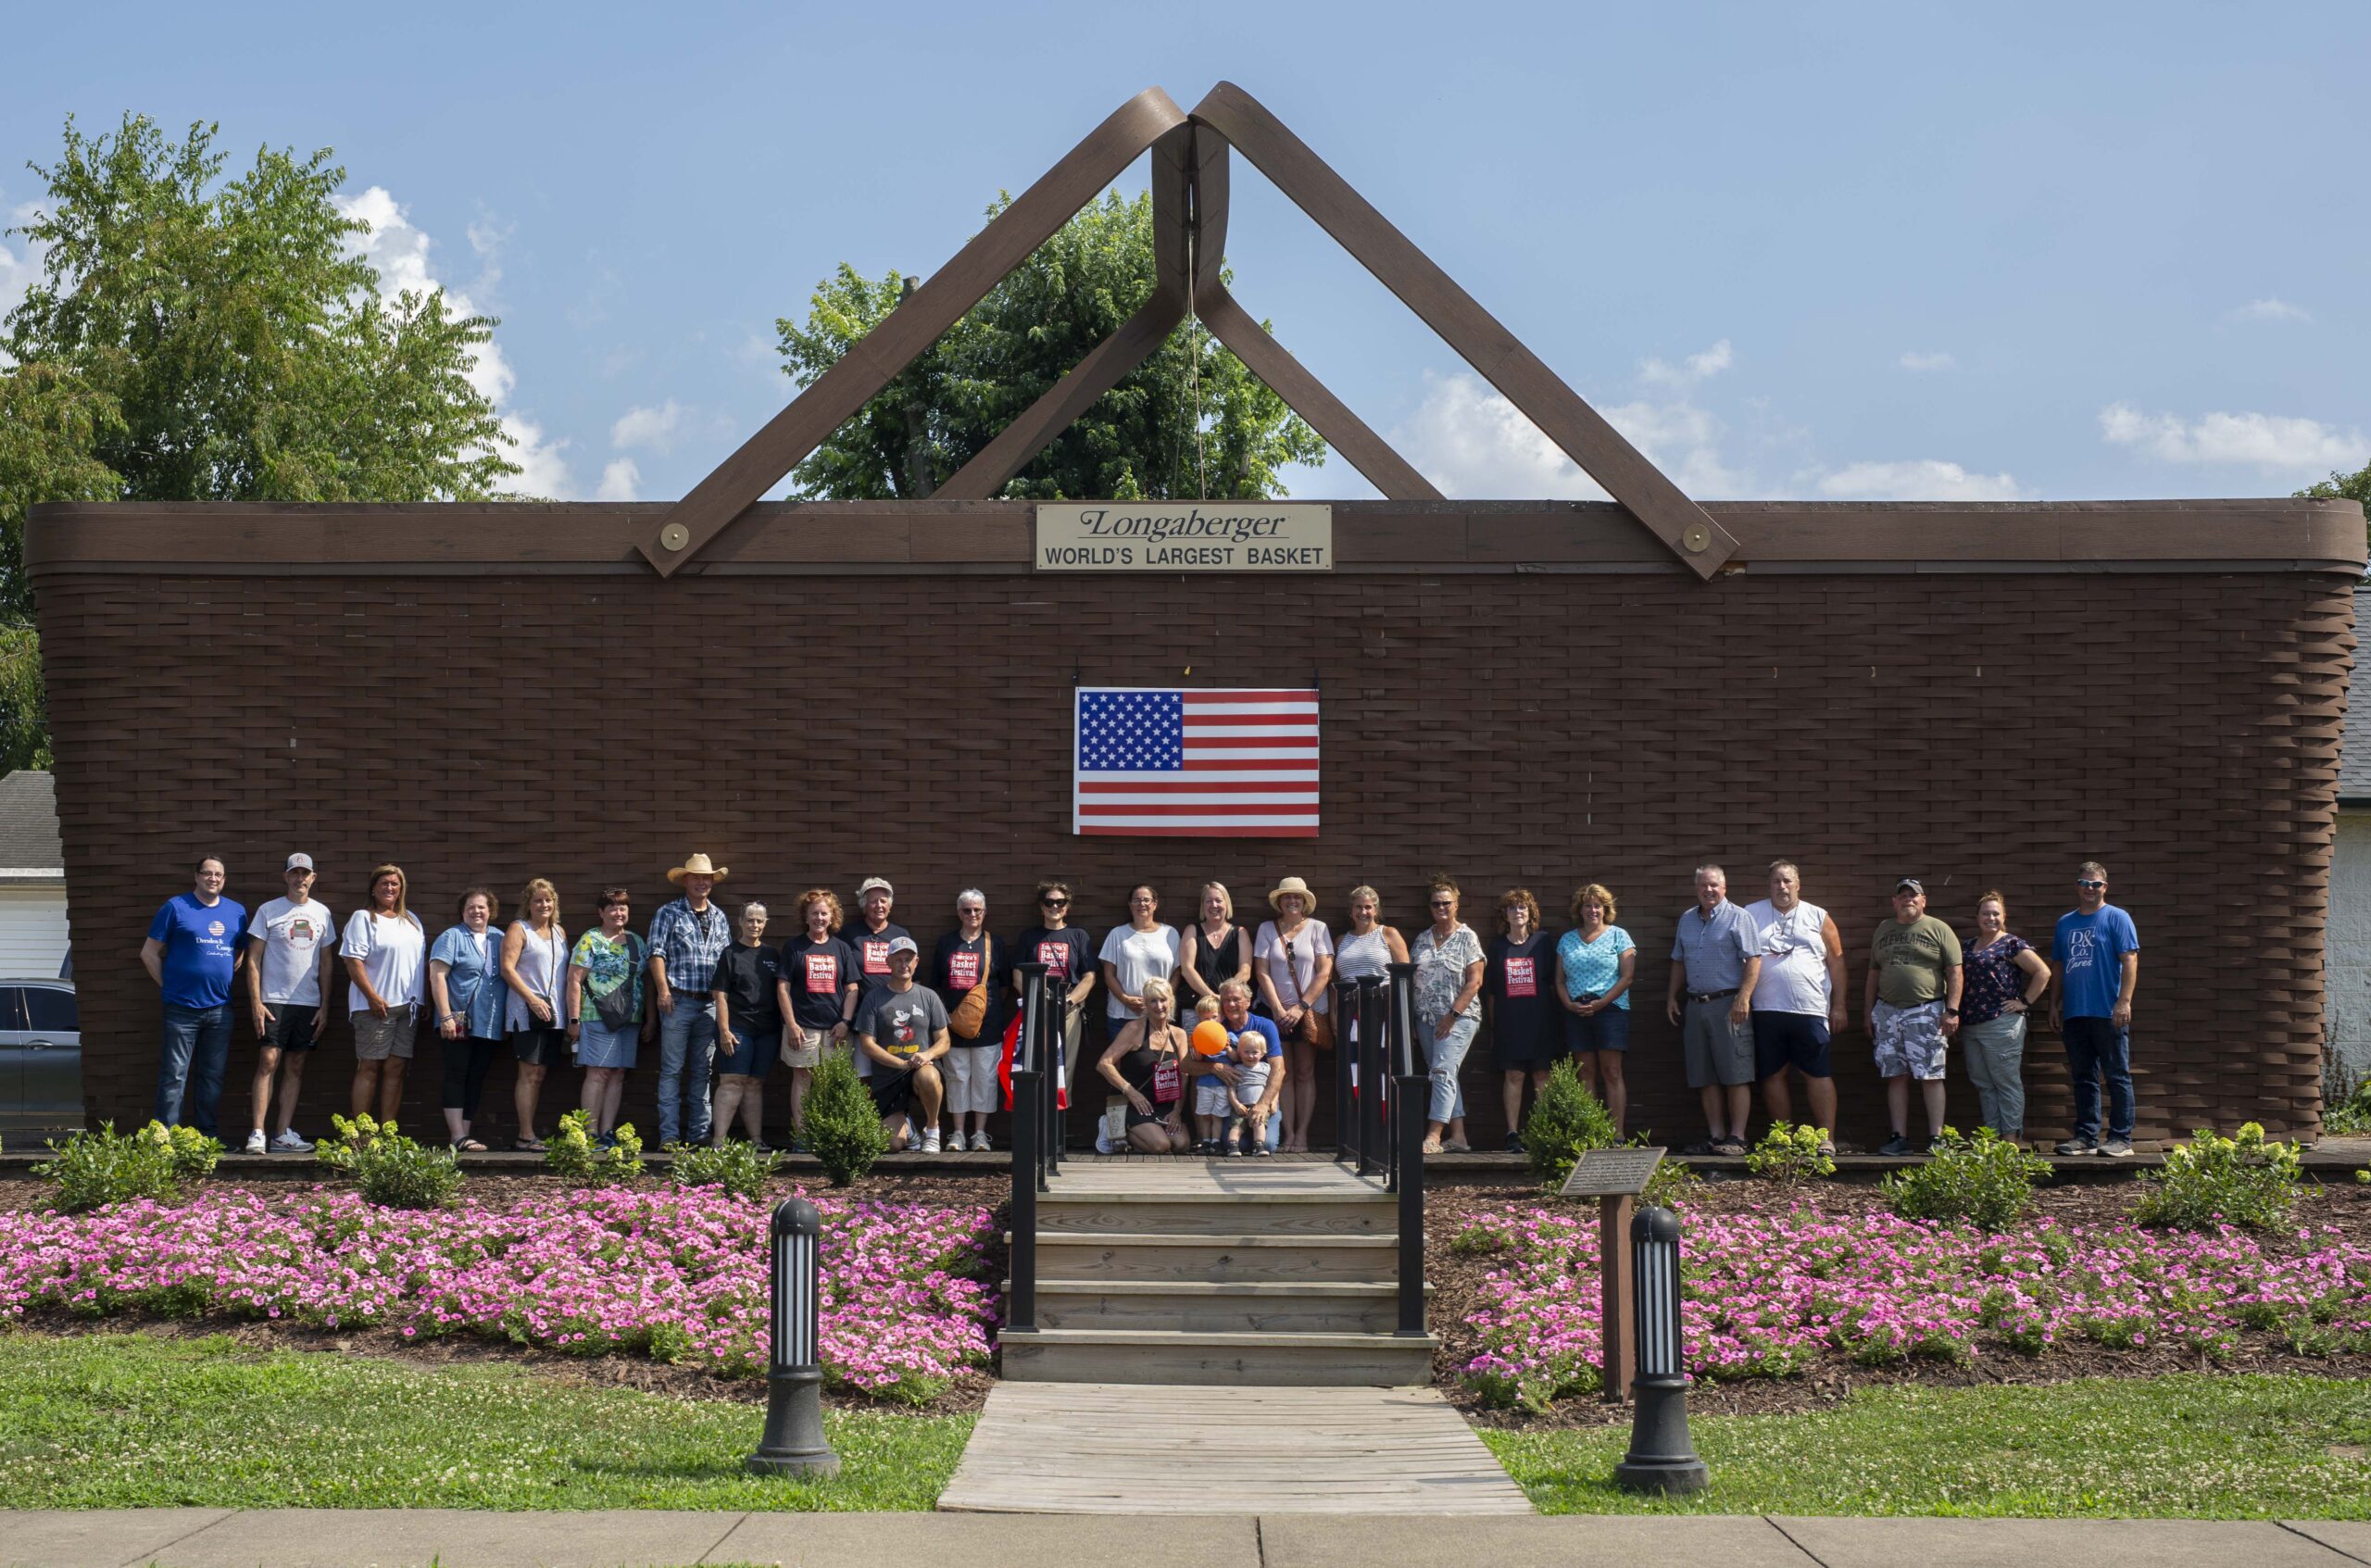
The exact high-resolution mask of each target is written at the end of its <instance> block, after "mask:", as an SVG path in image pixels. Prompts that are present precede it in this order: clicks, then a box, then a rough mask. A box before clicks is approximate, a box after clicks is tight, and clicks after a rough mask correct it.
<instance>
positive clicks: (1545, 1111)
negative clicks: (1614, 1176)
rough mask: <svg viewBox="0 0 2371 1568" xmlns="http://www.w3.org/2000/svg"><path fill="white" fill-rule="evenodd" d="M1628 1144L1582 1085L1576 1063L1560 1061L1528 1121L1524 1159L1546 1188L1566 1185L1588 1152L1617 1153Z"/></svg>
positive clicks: (1525, 1128) (1524, 1133) (1598, 1102)
mask: <svg viewBox="0 0 2371 1568" xmlns="http://www.w3.org/2000/svg"><path fill="white" fill-rule="evenodd" d="M1621 1141H1622V1139H1621V1137H1620V1136H1619V1135H1617V1134H1616V1133H1615V1132H1614V1130H1613V1117H1612V1113H1611V1112H1609V1111H1608V1110H1606V1109H1605V1102H1604V1101H1602V1100H1600V1099H1599V1098H1597V1096H1595V1095H1593V1094H1591V1093H1589V1091H1588V1086H1587V1085H1585V1084H1583V1083H1582V1082H1581V1074H1580V1072H1579V1070H1578V1069H1576V1068H1574V1065H1573V1059H1572V1058H1571V1057H1565V1058H1564V1059H1562V1060H1560V1061H1558V1062H1557V1063H1556V1065H1555V1067H1554V1069H1553V1070H1551V1071H1550V1072H1549V1074H1548V1086H1547V1087H1545V1088H1543V1089H1541V1090H1540V1091H1539V1098H1537V1099H1536V1100H1534V1101H1533V1102H1532V1107H1531V1114H1530V1115H1529V1116H1528V1117H1526V1118H1524V1124H1523V1152H1524V1160H1525V1162H1526V1163H1528V1164H1529V1165H1530V1167H1531V1173H1532V1175H1533V1176H1535V1177H1536V1178H1537V1179H1538V1182H1539V1185H1541V1186H1542V1187H1543V1188H1547V1189H1549V1190H1553V1189H1554V1188H1556V1187H1560V1186H1562V1185H1564V1178H1565V1177H1567V1176H1569V1175H1571V1174H1572V1173H1573V1166H1574V1164H1575V1163H1576V1162H1577V1161H1578V1160H1580V1158H1581V1154H1582V1152H1583V1151H1584V1150H1587V1149H1592V1148H1612V1147H1613V1146H1614V1145H1616V1144H1618V1143H1620V1142H1621Z"/></svg>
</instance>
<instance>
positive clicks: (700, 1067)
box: [659, 991, 716, 1148]
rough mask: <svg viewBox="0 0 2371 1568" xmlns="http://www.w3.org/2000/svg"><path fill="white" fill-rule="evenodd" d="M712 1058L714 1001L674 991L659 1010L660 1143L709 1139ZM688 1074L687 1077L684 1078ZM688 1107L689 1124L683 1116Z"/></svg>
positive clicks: (713, 1049)
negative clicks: (666, 1005) (667, 1005)
mask: <svg viewBox="0 0 2371 1568" xmlns="http://www.w3.org/2000/svg"><path fill="white" fill-rule="evenodd" d="M715 1058H716V1002H715V999H714V998H713V997H709V996H707V995H702V996H698V997H690V996H685V995H684V994H683V993H682V992H680V991H679V992H677V993H676V994H675V1005H674V1006H673V1007H671V1008H669V1009H668V1010H666V1011H665V1012H663V1013H660V1014H659V1146H660V1147H661V1148H664V1147H665V1146H666V1145H668V1144H671V1143H677V1142H682V1141H685V1140H684V1137H683V1136H682V1135H683V1134H684V1133H685V1132H686V1131H688V1133H689V1139H688V1141H690V1142H692V1143H706V1142H708V1134H709V1070H710V1068H711V1067H712V1066H713V1065H714V1064H715ZM686 1079H688V1080H689V1082H686V1081H685V1080H686ZM687 1103H688V1109H689V1110H690V1112H691V1115H690V1117H689V1118H688V1120H689V1123H690V1125H689V1127H688V1129H686V1128H685V1126H684V1123H685V1120H686V1118H685V1117H684V1110H685V1109H686V1108H687Z"/></svg>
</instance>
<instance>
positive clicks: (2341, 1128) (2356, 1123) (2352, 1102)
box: [2322, 1078, 2371, 1138]
mask: <svg viewBox="0 0 2371 1568" xmlns="http://www.w3.org/2000/svg"><path fill="white" fill-rule="evenodd" d="M2322 1132H2323V1134H2324V1135H2327V1136H2329V1137H2333V1138H2359V1137H2363V1136H2365V1135H2371V1078H2365V1079H2364V1080H2363V1082H2361V1083H2360V1084H2357V1085H2354V1092H2353V1093H2352V1094H2351V1095H2349V1096H2347V1097H2346V1098H2344V1099H2342V1100H2340V1101H2339V1102H2338V1103H2337V1104H2335V1105H2331V1106H2327V1107H2325V1108H2324V1109H2323V1110H2322Z"/></svg>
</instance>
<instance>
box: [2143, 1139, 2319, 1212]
mask: <svg viewBox="0 0 2371 1568" xmlns="http://www.w3.org/2000/svg"><path fill="white" fill-rule="evenodd" d="M2297 1176H2298V1162H2297V1146H2296V1145H2295V1144H2293V1143H2281V1142H2278V1141H2274V1142H2270V1143H2267V1142H2266V1141H2265V1140H2264V1128H2263V1126H2262V1125H2261V1124H2259V1123H2254V1122H2251V1123H2248V1124H2247V1125H2245V1126H2243V1127H2241V1128H2240V1129H2239V1136H2237V1137H2233V1138H2227V1137H2224V1136H2222V1135H2220V1134H2218V1133H2216V1132H2215V1131H2214V1129H2212V1128H2210V1127H2201V1128H2200V1129H2199V1130H2198V1131H2197V1132H2195V1133H2193V1134H2192V1135H2190V1141H2189V1142H2188V1143H2186V1144H2176V1145H2175V1146H2174V1147H2173V1148H2169V1149H2167V1150H2166V1151H2165V1163H2164V1168H2163V1169H2161V1170H2156V1171H2149V1172H2144V1173H2142V1176H2141V1179H2142V1180H2143V1181H2144V1182H2146V1183H2148V1184H2149V1190H2148V1192H2147V1193H2146V1194H2145V1195H2144V1196H2143V1197H2142V1198H2141V1199H2140V1201H2139V1203H2137V1204H2135V1205H2134V1206H2133V1210H2132V1217H2133V1218H2134V1219H2136V1220H2138V1221H2139V1222H2140V1223H2142V1224H2144V1225H2151V1226H2155V1227H2157V1228H2159V1229H2162V1230H2175V1231H2211V1230H2214V1229H2215V1228H2216V1227H2218V1226H2221V1225H2237V1226H2239V1227H2240V1228H2241V1229H2242V1230H2252V1231H2262V1230H2271V1229H2274V1228H2275V1227H2277V1226H2278V1225H2280V1224H2282V1223H2286V1222H2287V1220H2288V1218H2289V1206H2290V1205H2291V1204H2292V1203H2294V1202H2295V1201H2296V1200H2297Z"/></svg>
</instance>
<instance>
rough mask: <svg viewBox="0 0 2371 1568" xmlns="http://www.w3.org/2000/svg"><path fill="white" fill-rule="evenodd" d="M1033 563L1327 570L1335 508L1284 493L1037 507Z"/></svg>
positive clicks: (1053, 567) (1060, 567)
mask: <svg viewBox="0 0 2371 1568" xmlns="http://www.w3.org/2000/svg"><path fill="white" fill-rule="evenodd" d="M1030 559H1031V560H1032V562H1034V563H1035V567H1036V569H1037V570H1038V571H1333V570H1334V508H1332V507H1331V506H1327V505H1324V504H1323V503H1316V502H1289V501H1089V502H1086V503H1085V504H1080V503H1078V502H1063V503H1061V504H1060V505H1055V504H1052V503H1048V504H1047V505H1043V506H1040V507H1039V508H1037V540H1036V548H1035V551H1034V552H1033V553H1032V555H1031V557H1030Z"/></svg>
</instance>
